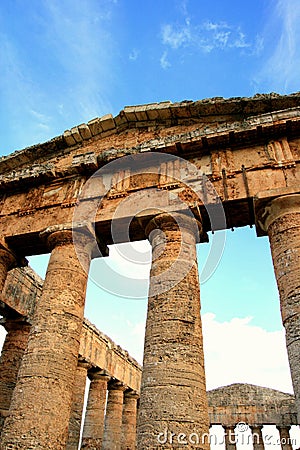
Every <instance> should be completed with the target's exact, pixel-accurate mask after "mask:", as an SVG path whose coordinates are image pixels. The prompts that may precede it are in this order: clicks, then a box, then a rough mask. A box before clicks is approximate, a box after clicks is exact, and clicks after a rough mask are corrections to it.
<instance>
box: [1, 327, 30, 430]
mask: <svg viewBox="0 0 300 450" xmlns="http://www.w3.org/2000/svg"><path fill="white" fill-rule="evenodd" d="M2 324H3V325H4V328H5V329H6V331H7V334H6V336H5V341H4V344H3V347H2V352H1V358H0V434H1V431H2V428H3V423H4V420H5V417H7V415H8V410H9V407H10V403H11V399H12V395H13V391H14V388H15V385H16V382H17V376H18V372H19V368H20V365H21V361H22V358H23V355H24V352H25V349H26V347H27V343H28V336H29V331H30V325H29V324H28V323H27V322H25V321H24V320H22V319H2Z"/></svg>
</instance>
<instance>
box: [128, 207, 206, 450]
mask: <svg viewBox="0 0 300 450" xmlns="http://www.w3.org/2000/svg"><path fill="white" fill-rule="evenodd" d="M198 226H200V232H201V231H202V230H201V224H199V223H198V222H196V220H195V219H194V218H191V217H189V216H188V215H185V214H173V215H172V216H171V215H169V214H165V213H163V214H160V215H158V216H156V217H155V218H154V219H153V220H152V221H151V222H150V223H149V224H148V226H147V227H146V234H147V235H148V236H149V240H150V243H151V245H152V268H151V272H150V287H149V301H148V314H147V322H146V334H145V344H144V363H143V373H142V384H141V394H140V406H139V416H138V428H137V433H138V439H137V441H138V449H139V450H143V449H145V448H156V447H157V446H158V445H161V444H163V445H164V448H175V447H176V445H177V446H178V445H179V446H180V444H182V445H183V446H184V445H191V444H194V445H196V444H199V445H198V446H197V448H199V449H200V448H208V443H207V441H206V443H205V444H204V445H202V436H203V435H206V436H207V437H208V435H209V418H208V406H207V397H206V386H205V371H204V355H203V339H202V326H201V318H200V291H199V278H198V268H197V258H196V242H197V241H198V240H199V229H198Z"/></svg>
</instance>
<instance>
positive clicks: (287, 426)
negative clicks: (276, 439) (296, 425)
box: [276, 425, 292, 431]
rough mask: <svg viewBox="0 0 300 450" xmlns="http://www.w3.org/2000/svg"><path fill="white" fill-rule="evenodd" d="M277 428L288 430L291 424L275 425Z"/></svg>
mask: <svg viewBox="0 0 300 450" xmlns="http://www.w3.org/2000/svg"><path fill="white" fill-rule="evenodd" d="M276 428H277V430H288V431H289V430H290V429H291V428H292V427H291V425H276Z"/></svg>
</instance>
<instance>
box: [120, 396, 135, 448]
mask: <svg viewBox="0 0 300 450" xmlns="http://www.w3.org/2000/svg"><path fill="white" fill-rule="evenodd" d="M138 398H139V395H138V394H137V393H135V392H125V394H124V404H123V419H122V444H121V450H135V448H136V419H137V401H138Z"/></svg>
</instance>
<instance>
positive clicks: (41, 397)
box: [0, 227, 91, 450]
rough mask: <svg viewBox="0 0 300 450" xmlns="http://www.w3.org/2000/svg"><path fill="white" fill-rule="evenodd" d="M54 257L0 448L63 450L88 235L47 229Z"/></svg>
mask: <svg viewBox="0 0 300 450" xmlns="http://www.w3.org/2000/svg"><path fill="white" fill-rule="evenodd" d="M46 231H47V233H48V238H47V242H48V245H49V248H50V249H51V250H52V251H51V257H50V261H49V265H48V269H47V274H46V279H45V282H44V285H43V290H42V294H41V297H40V299H39V301H38V302H37V305H36V310H35V313H34V317H33V324H32V327H31V331H30V335H29V340H28V346H27V349H26V351H25V355H24V357H23V360H22V364H21V367H20V370H19V376H18V381H17V384H16V388H15V390H14V394H13V398H12V402H11V408H10V414H9V417H7V419H6V421H5V424H4V427H3V431H2V439H1V445H0V448H1V449H7V448H18V449H19V450H20V449H24V450H25V449H26V450H28V449H31V448H32V449H33V448H38V449H39V450H62V449H65V446H66V442H67V438H68V425H69V417H70V412H71V404H72V390H73V384H74V378H75V372H76V367H77V360H78V351H79V343H80V335H81V329H82V322H83V312H84V302H85V292H86V284H87V276H88V270H89V265H90V258H91V248H90V247H91V245H90V242H89V240H88V238H87V234H85V232H84V231H82V232H79V231H78V233H76V235H77V238H78V239H77V241H78V242H77V245H78V248H77V250H78V251H80V253H81V261H79V259H78V255H77V252H76V249H75V246H74V245H73V235H72V230H71V229H70V228H63V227H51V228H50V229H47V230H46Z"/></svg>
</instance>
